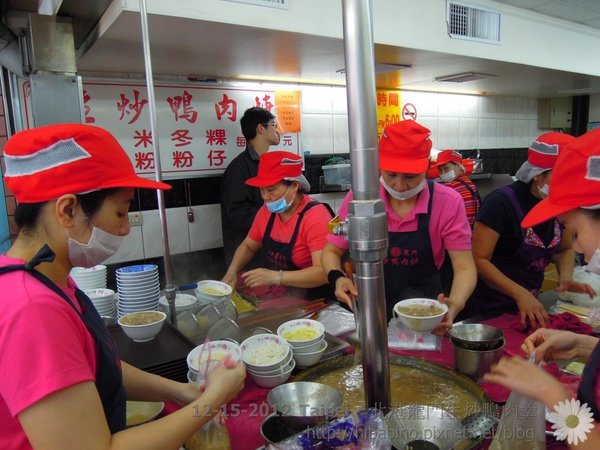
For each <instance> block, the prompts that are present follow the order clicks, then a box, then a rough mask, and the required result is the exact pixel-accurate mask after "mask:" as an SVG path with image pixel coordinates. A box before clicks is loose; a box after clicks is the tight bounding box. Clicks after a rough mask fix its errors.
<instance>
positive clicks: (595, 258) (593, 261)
mask: <svg viewBox="0 0 600 450" xmlns="http://www.w3.org/2000/svg"><path fill="white" fill-rule="evenodd" d="M586 270H587V271H588V272H592V273H595V274H596V275H600V248H599V249H597V250H596V251H595V252H594V254H593V255H592V257H591V258H590V261H589V262H588V264H587V269H586Z"/></svg>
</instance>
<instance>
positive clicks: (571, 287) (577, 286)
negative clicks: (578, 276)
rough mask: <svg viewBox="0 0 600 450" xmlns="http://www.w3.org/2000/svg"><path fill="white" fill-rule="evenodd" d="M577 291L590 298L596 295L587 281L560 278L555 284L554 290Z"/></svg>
mask: <svg viewBox="0 0 600 450" xmlns="http://www.w3.org/2000/svg"><path fill="white" fill-rule="evenodd" d="M565 291H569V292H577V293H578V294H587V295H589V296H590V297H591V298H594V297H595V296H596V291H595V290H594V288H593V287H591V286H590V285H589V284H587V283H579V282H577V281H573V280H562V281H560V282H559V283H558V286H556V292H565Z"/></svg>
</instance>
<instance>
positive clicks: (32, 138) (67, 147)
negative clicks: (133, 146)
mask: <svg viewBox="0 0 600 450" xmlns="http://www.w3.org/2000/svg"><path fill="white" fill-rule="evenodd" d="M4 162H5V164H6V171H5V173H4V178H5V179H6V184H7V185H8V187H9V188H10V190H11V191H12V192H13V193H14V194H15V198H16V199H17V201H18V202H19V203H40V202H46V201H49V200H54V199H57V198H59V197H60V196H61V195H65V194H83V193H86V192H92V191H97V190H100V189H106V188H147V189H171V186H169V185H168V184H166V183H160V182H158V181H153V180H149V179H147V178H142V177H140V176H138V175H137V174H136V173H135V170H134V168H133V165H132V164H131V161H130V159H129V156H127V153H125V150H123V147H121V145H120V144H119V143H118V142H117V140H116V139H115V138H114V137H113V136H112V135H111V134H110V133H109V132H108V131H106V130H104V129H102V128H99V127H95V126H92V125H82V124H59V125H48V126H44V127H39V128H33V129H30V130H24V131H20V132H19V133H17V134H15V135H14V136H13V137H12V138H10V139H9V140H8V142H7V143H6V145H5V147H4Z"/></svg>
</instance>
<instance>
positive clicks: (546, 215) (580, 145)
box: [522, 129, 600, 228]
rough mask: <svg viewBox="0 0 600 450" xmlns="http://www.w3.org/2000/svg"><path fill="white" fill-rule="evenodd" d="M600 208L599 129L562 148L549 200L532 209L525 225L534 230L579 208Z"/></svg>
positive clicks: (553, 175)
mask: <svg viewBox="0 0 600 450" xmlns="http://www.w3.org/2000/svg"><path fill="white" fill-rule="evenodd" d="M597 205H600V129H596V130H593V131H589V132H587V133H585V134H584V135H582V136H580V137H578V138H573V140H572V142H571V143H570V144H568V145H566V146H562V147H561V151H560V154H559V156H558V159H557V161H556V165H555V166H554V172H553V173H552V184H551V185H550V193H549V194H548V197H546V198H545V199H543V200H542V201H541V202H539V203H538V204H537V205H535V206H534V207H533V209H532V210H531V211H529V214H527V216H525V219H523V222H522V226H523V227H525V228H527V227H532V226H534V225H537V224H539V223H542V222H545V221H546V220H549V219H551V218H553V217H556V216H558V215H560V214H563V213H566V212H568V211H571V210H573V209H576V208H579V207H592V206H597Z"/></svg>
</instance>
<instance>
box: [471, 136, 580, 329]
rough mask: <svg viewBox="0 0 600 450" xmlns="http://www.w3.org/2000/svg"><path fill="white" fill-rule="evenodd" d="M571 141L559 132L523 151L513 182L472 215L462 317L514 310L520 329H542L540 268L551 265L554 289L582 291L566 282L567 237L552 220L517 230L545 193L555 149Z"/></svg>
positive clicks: (569, 268)
mask: <svg viewBox="0 0 600 450" xmlns="http://www.w3.org/2000/svg"><path fill="white" fill-rule="evenodd" d="M574 140H575V138H574V137H572V136H569V135H567V134H562V133H546V134H543V135H541V136H540V137H538V138H537V139H536V140H535V141H533V142H532V144H531V145H530V147H529V150H528V152H527V161H525V162H524V163H523V164H522V165H521V167H520V168H519V170H518V171H517V173H516V178H517V181H515V182H514V183H513V184H511V185H509V186H505V187H503V188H500V189H498V190H496V191H494V192H492V193H490V194H489V195H488V196H487V197H486V199H485V201H484V202H483V205H482V206H481V210H480V212H479V214H478V215H477V219H476V221H475V228H474V231H473V257H474V258H475V264H476V265H477V274H478V276H479V280H478V283H477V287H476V288H475V292H474V293H473V295H472V296H471V298H470V299H469V302H468V303H467V305H466V307H465V310H464V311H463V313H464V315H465V316H467V317H468V316H469V315H476V314H481V313H484V312H488V311H498V312H518V313H519V314H520V316H521V323H522V325H523V327H525V326H526V325H527V323H529V324H530V325H531V327H532V328H536V327H537V326H539V325H542V326H544V325H545V324H546V321H547V320H548V313H547V312H546V309H545V308H544V305H543V304H542V303H541V302H540V301H539V300H538V299H537V297H538V295H539V293H540V288H541V287H542V282H543V280H544V270H545V268H546V266H548V264H549V263H550V262H551V261H554V262H555V263H556V266H557V269H558V271H559V274H560V282H559V286H558V288H557V290H577V291H580V290H582V289H585V287H584V286H583V285H581V284H579V283H576V282H574V281H572V273H573V266H574V264H575V254H574V252H573V249H572V248H571V238H570V236H569V234H568V233H563V232H562V230H561V227H560V225H559V223H558V222H557V221H556V220H549V221H546V222H543V223H541V224H538V225H536V226H535V227H533V228H522V227H521V221H522V220H523V218H524V217H525V215H526V214H527V213H528V212H529V211H530V210H531V209H532V208H533V207H534V206H535V205H536V204H538V203H539V202H540V201H541V199H542V198H544V197H546V196H547V195H548V187H549V185H550V182H551V179H553V178H554V177H553V176H552V169H553V167H554V164H555V163H556V160H557V157H558V155H559V151H562V148H563V147H564V146H566V145H568V144H570V143H572V142H573V141H574Z"/></svg>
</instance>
